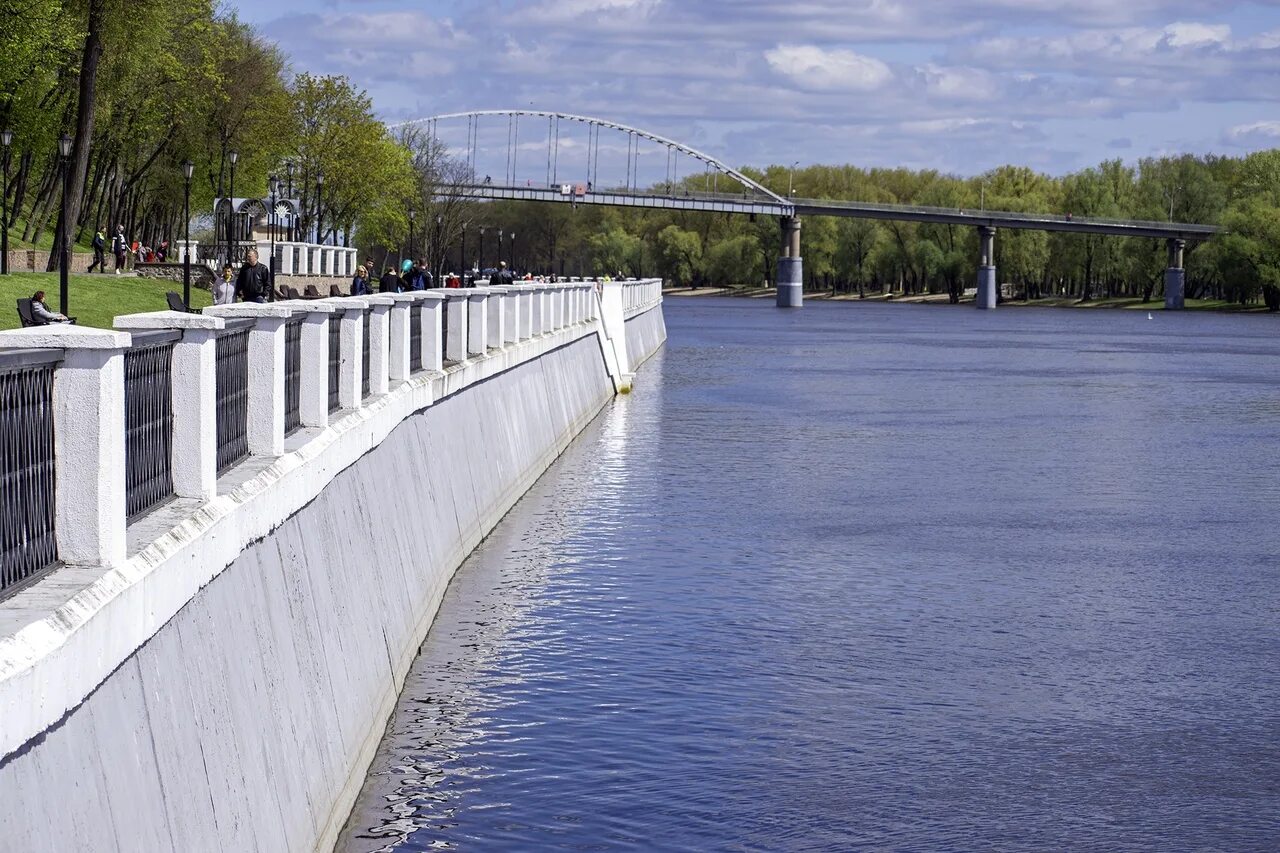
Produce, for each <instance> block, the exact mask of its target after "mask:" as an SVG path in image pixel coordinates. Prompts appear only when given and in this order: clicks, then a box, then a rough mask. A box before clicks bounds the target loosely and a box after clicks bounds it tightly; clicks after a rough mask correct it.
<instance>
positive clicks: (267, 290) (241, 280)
mask: <svg viewBox="0 0 1280 853" xmlns="http://www.w3.org/2000/svg"><path fill="white" fill-rule="evenodd" d="M236 295H237V296H239V297H240V301H242V302H266V301H267V299H269V298H270V296H271V270H269V269H267V267H266V265H265V264H260V263H258V250H257V249H250V250H249V251H248V252H245V256H244V266H242V267H240V275H238V276H237V277H236Z"/></svg>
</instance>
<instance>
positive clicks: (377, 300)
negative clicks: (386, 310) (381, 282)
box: [360, 293, 396, 307]
mask: <svg viewBox="0 0 1280 853" xmlns="http://www.w3.org/2000/svg"><path fill="white" fill-rule="evenodd" d="M360 298H361V299H363V300H364V301H365V302H366V303H368V304H369V305H370V306H373V307H377V306H379V305H395V304H396V300H395V299H394V297H393V295H392V294H389V293H379V294H372V293H371V294H369V295H368V296H362V297H360Z"/></svg>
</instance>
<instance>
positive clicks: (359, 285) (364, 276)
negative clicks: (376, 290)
mask: <svg viewBox="0 0 1280 853" xmlns="http://www.w3.org/2000/svg"><path fill="white" fill-rule="evenodd" d="M351 295H352V296H368V295H369V271H368V270H367V269H366V268H365V267H363V266H358V267H356V274H355V277H354V278H352V279H351Z"/></svg>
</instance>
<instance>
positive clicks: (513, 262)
mask: <svg viewBox="0 0 1280 853" xmlns="http://www.w3.org/2000/svg"><path fill="white" fill-rule="evenodd" d="M511 274H512V275H515V274H516V232H514V231H512V232H511Z"/></svg>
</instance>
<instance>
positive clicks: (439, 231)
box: [431, 213, 448, 287]
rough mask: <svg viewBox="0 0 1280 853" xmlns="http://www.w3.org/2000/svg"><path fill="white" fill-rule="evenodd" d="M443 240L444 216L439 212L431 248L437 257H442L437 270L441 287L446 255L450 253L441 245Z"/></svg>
mask: <svg viewBox="0 0 1280 853" xmlns="http://www.w3.org/2000/svg"><path fill="white" fill-rule="evenodd" d="M443 242H444V216H443V215H441V214H439V213H437V214H436V237H435V241H434V242H433V244H432V246H431V249H432V253H433V254H434V255H435V257H437V258H439V259H440V267H439V268H438V269H437V270H436V281H437V283H439V285H440V286H441V287H444V265H445V257H444V256H445V255H446V254H448V253H447V252H446V251H444V247H443V246H441V245H440V244H441V243H443Z"/></svg>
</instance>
